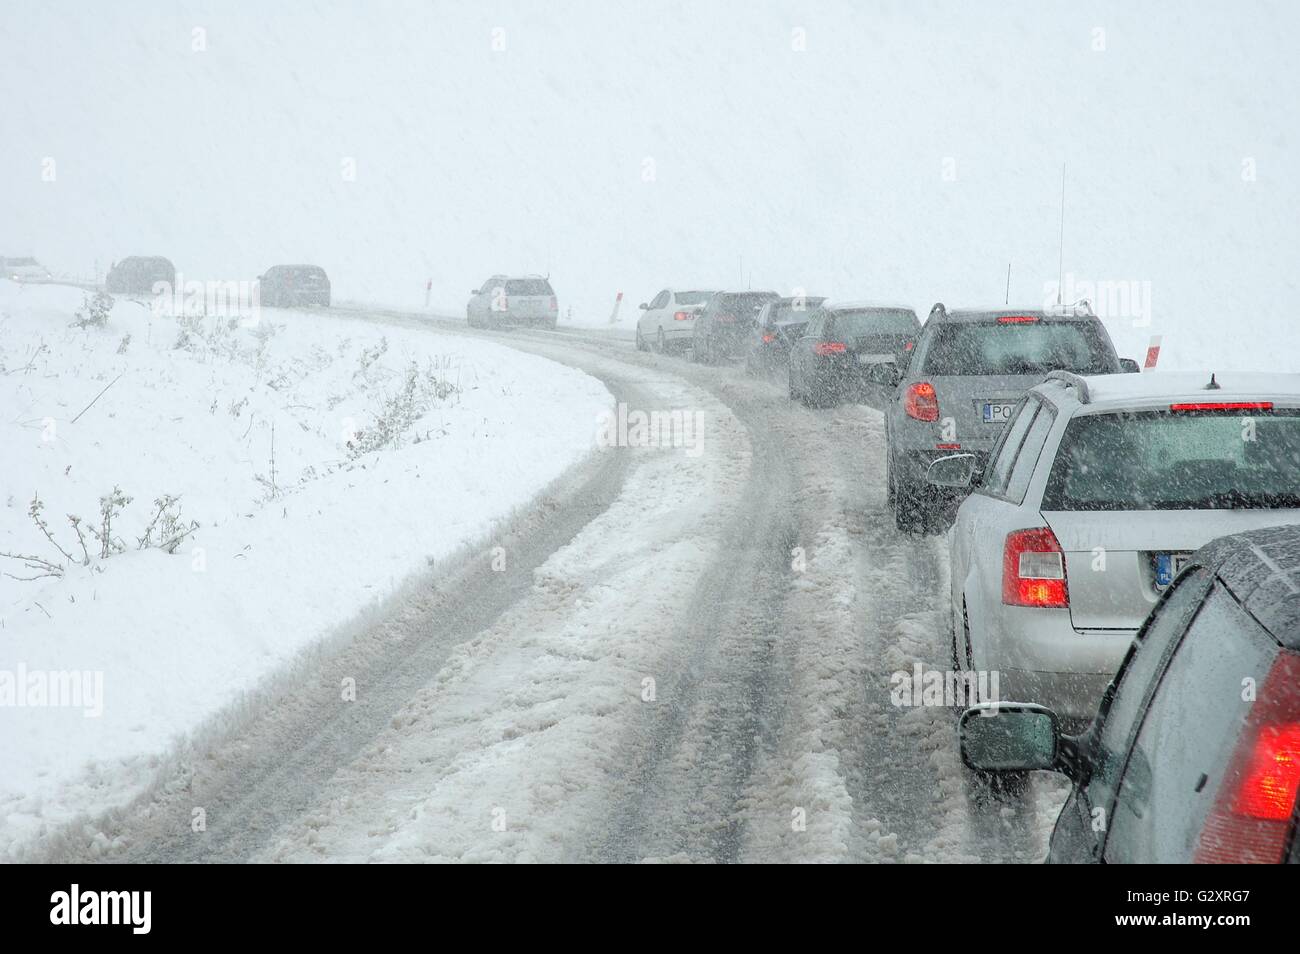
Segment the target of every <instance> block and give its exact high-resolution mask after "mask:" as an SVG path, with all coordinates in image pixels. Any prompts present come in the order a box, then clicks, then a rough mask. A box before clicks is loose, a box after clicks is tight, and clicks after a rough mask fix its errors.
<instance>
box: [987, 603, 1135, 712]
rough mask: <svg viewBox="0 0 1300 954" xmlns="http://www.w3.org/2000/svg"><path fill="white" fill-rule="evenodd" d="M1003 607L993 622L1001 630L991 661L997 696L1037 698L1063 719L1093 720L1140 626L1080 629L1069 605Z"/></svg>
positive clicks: (1014, 699) (1010, 698) (1004, 697)
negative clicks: (1135, 628)
mask: <svg viewBox="0 0 1300 954" xmlns="http://www.w3.org/2000/svg"><path fill="white" fill-rule="evenodd" d="M999 608H1000V610H1001V612H1000V613H999V614H998V617H999V618H998V620H997V621H996V622H995V623H994V625H995V626H996V628H997V631H998V633H999V634H1000V635H998V636H997V637H996V646H995V648H994V652H993V654H992V657H991V658H990V659H989V660H988V664H989V668H990V669H991V670H992V671H996V672H997V673H998V697H999V698H1000V699H1002V700H1003V701H1008V702H1037V703H1040V704H1041V705H1045V706H1048V707H1049V708H1051V709H1054V710H1056V712H1057V714H1058V715H1060V716H1061V717H1062V718H1067V719H1072V720H1078V719H1091V718H1092V717H1093V716H1094V715H1095V714H1096V712H1097V704H1098V703H1099V702H1100V701H1101V695H1102V692H1103V691H1104V690H1105V688H1106V686H1107V684H1108V683H1109V682H1110V680H1111V679H1112V677H1114V675H1115V671H1116V670H1117V669H1119V664H1120V663H1121V662H1122V661H1123V659H1124V654H1125V653H1126V652H1127V651H1128V648H1129V646H1130V645H1131V644H1132V642H1133V637H1134V636H1135V635H1136V630H1109V631H1095V630H1094V631H1086V630H1077V629H1075V628H1074V627H1073V626H1072V625H1071V624H1070V619H1069V611H1068V610H1064V609H1039V608H1034V607H1028V606H1004V605H1000V606H999ZM990 678H991V676H990Z"/></svg>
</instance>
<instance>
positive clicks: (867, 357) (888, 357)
mask: <svg viewBox="0 0 1300 954" xmlns="http://www.w3.org/2000/svg"><path fill="white" fill-rule="evenodd" d="M893 363H894V356H893V355H892V354H860V355H858V364H893Z"/></svg>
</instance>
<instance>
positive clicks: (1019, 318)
mask: <svg viewBox="0 0 1300 954" xmlns="http://www.w3.org/2000/svg"><path fill="white" fill-rule="evenodd" d="M1038 320H1039V318H1038V316H1037V315H1003V316H1002V317H1001V318H999V319H998V324H1000V325H1028V324H1031V323H1033V322H1035V321H1038Z"/></svg>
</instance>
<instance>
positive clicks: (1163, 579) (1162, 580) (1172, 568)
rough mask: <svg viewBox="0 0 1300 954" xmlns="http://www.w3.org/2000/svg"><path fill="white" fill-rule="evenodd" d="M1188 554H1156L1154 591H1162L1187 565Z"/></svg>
mask: <svg viewBox="0 0 1300 954" xmlns="http://www.w3.org/2000/svg"><path fill="white" fill-rule="evenodd" d="M1189 556H1190V554H1187V553H1157V554H1156V589H1159V590H1163V589H1164V588H1165V587H1167V586H1168V585H1169V584H1170V583H1172V582H1173V581H1174V578H1175V577H1177V576H1178V574H1179V573H1180V572H1181V571H1182V569H1183V567H1184V566H1186V565H1187V559H1188V557H1189Z"/></svg>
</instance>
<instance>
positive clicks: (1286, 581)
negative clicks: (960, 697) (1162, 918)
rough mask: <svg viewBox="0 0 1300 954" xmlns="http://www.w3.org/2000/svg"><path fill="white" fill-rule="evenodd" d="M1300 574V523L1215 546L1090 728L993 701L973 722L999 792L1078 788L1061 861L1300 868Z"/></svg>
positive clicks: (1060, 830) (1149, 624)
mask: <svg viewBox="0 0 1300 954" xmlns="http://www.w3.org/2000/svg"><path fill="white" fill-rule="evenodd" d="M1298 566H1300V528H1297V527H1275V528H1269V529H1263V530H1254V531H1250V532H1247V533H1241V534H1236V535H1233V536H1227V537H1221V538H1219V539H1218V540H1215V541H1214V542H1212V543H1210V544H1208V545H1207V546H1205V547H1203V548H1202V549H1201V550H1199V551H1198V552H1196V553H1195V554H1193V555H1192V556H1191V557H1190V558H1189V559H1188V563H1187V566H1186V567H1185V568H1184V570H1183V572H1182V573H1181V574H1180V575H1179V576H1178V578H1177V579H1176V580H1175V581H1174V582H1173V583H1172V584H1171V585H1170V587H1169V589H1168V590H1167V591H1166V593H1165V594H1164V596H1163V598H1162V599H1161V600H1160V602H1158V603H1157V604H1156V605H1155V608H1154V609H1153V610H1152V611H1151V614H1150V615H1149V616H1148V617H1147V618H1146V621H1145V623H1144V624H1143V626H1142V629H1141V630H1140V631H1139V632H1138V634H1137V637H1136V639H1134V640H1133V641H1132V642H1130V641H1129V640H1128V639H1125V640H1124V641H1123V647H1122V651H1123V652H1124V658H1123V661H1122V663H1121V664H1120V667H1119V672H1118V674H1117V675H1116V676H1115V677H1114V679H1113V681H1111V683H1110V684H1109V686H1108V687H1107V689H1106V691H1105V694H1104V695H1103V696H1102V701H1101V705H1100V708H1099V709H1098V710H1096V716H1095V718H1094V719H1093V721H1092V723H1091V724H1090V725H1089V726H1088V728H1087V731H1085V732H1084V733H1083V734H1082V735H1077V736H1075V735H1067V734H1065V733H1064V732H1063V731H1062V725H1061V723H1060V720H1059V717H1058V715H1057V713H1056V712H1054V711H1053V710H1052V709H1050V708H1047V707H1045V706H1041V705H1035V704H1033V703H1021V702H1017V701H1009V700H1008V701H1000V700H999V701H993V702H986V703H983V704H981V705H978V706H976V707H974V708H972V709H967V710H966V711H965V712H964V713H963V714H962V717H961V723H960V736H959V738H960V743H961V756H962V761H963V762H965V763H966V765H967V767H968V768H970V769H972V770H974V771H975V772H976V773H979V776H977V777H983V778H985V779H987V780H988V781H990V782H992V781H994V780H995V779H997V780H1004V779H1006V778H1007V776H1008V774H1010V775H1011V776H1012V778H1013V779H1014V778H1015V777H1016V776H1018V775H1019V776H1023V775H1024V773H1027V772H1031V771H1035V770H1046V771H1054V772H1060V773H1062V774H1063V775H1065V776H1066V777H1067V778H1069V779H1070V781H1071V782H1073V786H1072V789H1071V791H1070V795H1069V797H1068V798H1067V799H1066V801H1065V805H1064V806H1063V807H1062V808H1061V813H1060V815H1059V816H1058V817H1057V819H1056V827H1055V829H1054V830H1053V832H1052V839H1051V843H1050V845H1049V848H1048V854H1047V860H1048V861H1049V862H1053V863H1094V864H1095V863H1099V862H1101V863H1107V864H1116V863H1120V864H1187V863H1189V862H1191V863H1198V864H1297V863H1300V804H1298V803H1297V799H1296V792H1297V790H1298V789H1300V571H1297V567H1298ZM1247 685H1249V686H1250V687H1251V691H1250V692H1249V693H1247V692H1246V691H1245V688H1244V687H1245V686H1247ZM1013 784H1014V783H1013ZM1000 787H1004V788H1005V787H1006V785H1005V782H1002V784H1001V786H1000ZM1098 819H1104V820H1105V824H1101V825H1099V824H1097V821H1098Z"/></svg>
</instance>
